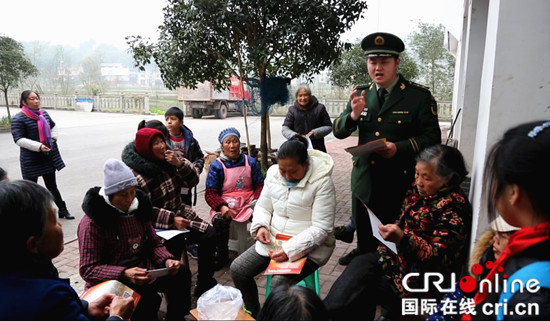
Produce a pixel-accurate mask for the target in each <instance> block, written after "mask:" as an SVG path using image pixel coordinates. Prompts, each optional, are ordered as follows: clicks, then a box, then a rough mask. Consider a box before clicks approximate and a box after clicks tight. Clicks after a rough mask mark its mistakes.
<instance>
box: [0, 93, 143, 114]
mask: <svg viewBox="0 0 550 321" xmlns="http://www.w3.org/2000/svg"><path fill="white" fill-rule="evenodd" d="M19 98H20V95H18V94H17V95H16V94H8V102H9V106H10V107H19ZM83 100H88V101H93V109H92V110H95V111H103V112H122V113H138V114H149V95H148V94H145V95H134V94H132V95H126V94H124V93H123V94H120V95H105V96H101V95H98V96H81V95H57V94H53V95H48V94H41V95H40V106H41V107H43V108H53V109H69V110H78V109H79V103H78V102H79V101H83ZM0 106H6V100H5V99H4V95H0Z"/></svg>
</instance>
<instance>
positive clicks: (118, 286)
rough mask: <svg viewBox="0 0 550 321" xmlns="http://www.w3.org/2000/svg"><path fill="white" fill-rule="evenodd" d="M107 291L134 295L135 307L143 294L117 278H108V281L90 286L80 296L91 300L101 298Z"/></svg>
mask: <svg viewBox="0 0 550 321" xmlns="http://www.w3.org/2000/svg"><path fill="white" fill-rule="evenodd" d="M105 293H113V294H115V295H118V296H121V297H123V298H128V297H133V298H134V309H135V307H136V306H137V304H138V302H139V299H140V298H141V295H140V294H139V293H137V292H136V291H134V290H132V289H131V288H130V287H129V286H127V285H125V284H124V283H122V282H120V281H117V280H108V281H104V282H101V283H99V284H96V285H94V286H92V287H91V288H89V289H88V290H86V291H84V293H82V294H81V295H80V298H81V299H82V300H86V301H88V302H91V301H94V300H95V299H97V298H99V297H100V296H101V295H103V294H105Z"/></svg>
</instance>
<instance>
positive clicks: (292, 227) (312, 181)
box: [230, 136, 336, 317]
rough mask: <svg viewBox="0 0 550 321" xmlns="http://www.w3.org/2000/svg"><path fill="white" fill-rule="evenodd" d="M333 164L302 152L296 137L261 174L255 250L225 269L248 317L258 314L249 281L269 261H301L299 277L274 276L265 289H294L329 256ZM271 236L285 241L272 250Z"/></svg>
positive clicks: (253, 284) (302, 141) (254, 227)
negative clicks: (274, 162) (248, 314)
mask: <svg viewBox="0 0 550 321" xmlns="http://www.w3.org/2000/svg"><path fill="white" fill-rule="evenodd" d="M333 166H334V162H333V160H332V158H331V157H330V155H328V154H326V153H323V152H320V151H318V150H308V149H307V141H306V139H305V138H304V137H302V136H297V138H295V139H291V140H288V141H286V142H285V143H283V144H282V145H281V147H280V148H279V151H278V153H277V165H272V166H271V167H270V168H269V170H268V171H267V175H266V179H265V181H264V189H263V190H262V193H261V195H260V198H259V199H258V201H257V203H256V206H255V207H254V214H253V216H252V224H251V226H250V233H251V234H252V235H253V236H254V237H255V238H256V240H257V241H256V244H255V246H251V247H250V248H249V249H248V250H246V251H245V252H243V253H242V254H241V255H239V256H238V257H237V258H236V259H235V260H234V261H233V263H232V264H231V268H230V269H231V277H232V278H233V282H234V283H235V287H236V288H238V289H239V290H240V291H241V293H242V295H243V301H244V305H245V307H246V309H247V310H249V311H250V312H251V314H252V316H253V317H256V315H257V313H258V311H259V310H260V302H259V298H258V287H257V285H256V281H255V279H254V277H255V276H256V275H258V274H260V273H262V272H263V271H264V270H265V269H266V268H267V267H268V265H269V262H270V261H271V260H275V261H276V262H284V261H288V260H290V261H296V260H298V259H300V258H303V257H306V260H305V263H304V266H303V268H302V270H301V272H300V274H277V275H274V276H273V279H272V281H271V287H272V288H275V287H277V286H279V285H282V284H288V285H292V284H296V283H298V282H300V280H302V279H303V278H304V277H306V276H308V275H310V274H311V273H313V272H314V271H315V270H317V269H318V268H319V267H320V266H322V265H324V264H325V263H326V262H327V261H328V259H329V258H330V255H331V254H332V252H333V250H334V245H335V242H336V241H335V239H334V234H333V232H332V228H333V226H334V212H335V208H336V193H335V188H334V183H333V182H332V177H331V174H332V168H333ZM277 234H286V235H288V236H291V238H290V239H289V240H288V241H286V242H285V243H284V244H282V247H276V246H275V238H276V235H277Z"/></svg>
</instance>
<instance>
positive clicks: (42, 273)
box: [0, 265, 120, 321]
mask: <svg viewBox="0 0 550 321" xmlns="http://www.w3.org/2000/svg"><path fill="white" fill-rule="evenodd" d="M0 284H1V286H0V298H2V299H0V321H8V320H9V321H13V320H18V321H27V320H56V321H61V320H71V321H75V320H76V321H80V320H89V318H88V316H87V315H86V314H87V310H88V308H87V307H88V304H87V302H86V301H81V300H80V298H79V296H78V294H77V293H76V292H75V290H74V289H73V288H72V287H71V286H70V285H69V280H68V279H61V278H59V276H58V273H57V269H56V268H55V267H54V266H53V265H51V266H50V267H48V268H46V267H44V268H42V267H39V268H34V269H33V268H31V269H27V270H19V271H10V272H2V273H0ZM107 320H120V319H119V318H117V317H110V318H109V319H107Z"/></svg>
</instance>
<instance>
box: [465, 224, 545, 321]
mask: <svg viewBox="0 0 550 321" xmlns="http://www.w3.org/2000/svg"><path fill="white" fill-rule="evenodd" d="M549 239H550V222H543V223H540V224H537V225H534V226H529V227H524V228H522V229H520V230H518V231H516V232H514V234H512V236H510V239H509V240H508V246H507V247H506V248H505V249H504V251H503V252H502V254H501V255H500V257H499V258H498V260H496V262H495V265H494V266H493V268H492V269H491V271H489V274H487V276H486V277H485V279H486V280H491V281H494V277H495V274H496V273H497V270H498V268H499V267H503V268H504V265H505V264H506V262H508V260H509V259H510V258H511V257H512V256H514V255H516V254H518V253H521V252H523V251H525V250H526V249H527V248H529V247H531V246H533V245H535V244H539V243H542V242H546V241H548V240H549ZM487 292H488V291H484V292H483V293H480V292H478V293H476V295H475V297H474V301H475V304H476V306H478V305H479V304H481V303H482V302H483V301H485V299H486V298H487ZM471 319H472V317H471V315H469V314H464V315H463V316H462V320H471Z"/></svg>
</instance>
